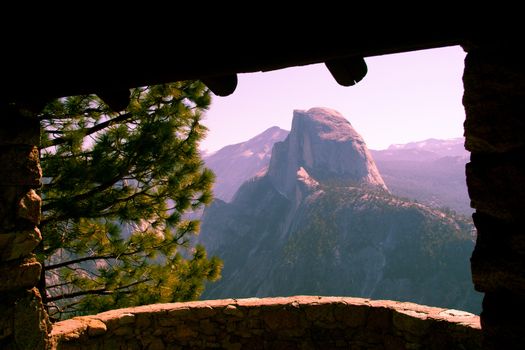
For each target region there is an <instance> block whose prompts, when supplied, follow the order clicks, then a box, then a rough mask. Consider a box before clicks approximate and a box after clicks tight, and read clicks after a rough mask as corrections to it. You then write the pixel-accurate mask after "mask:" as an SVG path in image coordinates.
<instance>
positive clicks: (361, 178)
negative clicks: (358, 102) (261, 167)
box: [268, 107, 386, 196]
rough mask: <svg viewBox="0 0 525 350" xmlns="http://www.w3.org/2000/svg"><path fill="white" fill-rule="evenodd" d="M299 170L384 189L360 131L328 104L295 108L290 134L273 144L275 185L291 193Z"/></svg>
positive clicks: (315, 177) (271, 171)
mask: <svg viewBox="0 0 525 350" xmlns="http://www.w3.org/2000/svg"><path fill="white" fill-rule="evenodd" d="M298 171H299V173H300V174H303V173H306V174H308V175H309V177H310V178H311V179H312V181H314V180H315V181H316V182H320V183H322V182H326V181H336V182H341V183H348V184H353V185H356V184H359V185H371V186H376V187H380V188H383V189H385V190H386V185H385V183H384V182H383V179H382V178H381V175H379V171H378V170H377V168H376V165H375V163H374V160H373V159H372V156H371V155H370V152H369V151H368V148H367V147H366V144H365V142H364V141H363V138H362V137H361V135H359V133H358V132H357V131H355V130H354V128H353V127H352V125H351V124H350V122H349V121H348V120H346V119H345V118H344V117H343V115H342V114H341V113H339V112H337V111H335V110H333V109H330V108H321V107H316V108H311V109H309V110H307V111H304V110H294V112H293V121H292V130H291V131H290V134H289V135H288V137H287V138H286V139H285V140H284V141H282V142H278V143H276V144H275V145H274V148H273V150H272V158H271V160H270V166H269V169H268V175H269V177H270V179H271V180H272V183H273V184H274V186H275V187H276V188H277V189H278V190H279V191H280V192H282V193H283V194H285V195H286V196H293V195H294V192H295V189H296V185H297V182H298V181H300V180H301V179H302V177H298Z"/></svg>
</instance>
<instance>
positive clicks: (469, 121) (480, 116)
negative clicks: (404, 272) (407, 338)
mask: <svg viewBox="0 0 525 350" xmlns="http://www.w3.org/2000/svg"><path fill="white" fill-rule="evenodd" d="M467 51H468V54H467V57H466V59H465V71H464V75H463V83H464V87H465V93H464V97H463V104H464V106H465V111H466V121H465V136H466V144H465V145H466V148H467V149H468V150H469V151H470V152H471V162H470V163H469V164H468V165H467V185H468V191H469V195H470V198H471V205H472V207H473V208H475V209H476V212H475V214H474V215H473V217H474V223H475V225H476V228H477V231H478V238H477V243H476V247H475V250H474V253H473V254H472V259H471V266H472V279H473V281H474V285H475V288H476V290H478V291H480V292H484V293H485V298H484V301H483V312H482V314H481V324H482V326H483V333H484V337H485V340H484V348H486V349H513V348H519V349H523V346H524V344H525V332H524V330H525V318H524V317H523V315H524V313H525V230H524V228H523V215H524V214H525V200H524V198H525V65H524V64H523V62H524V58H525V57H524V55H523V54H520V53H516V52H514V50H508V49H505V48H501V47H494V48H491V47H487V46H485V47H475V46H471V47H469V48H467Z"/></svg>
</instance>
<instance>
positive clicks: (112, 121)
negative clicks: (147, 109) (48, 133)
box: [40, 113, 133, 150]
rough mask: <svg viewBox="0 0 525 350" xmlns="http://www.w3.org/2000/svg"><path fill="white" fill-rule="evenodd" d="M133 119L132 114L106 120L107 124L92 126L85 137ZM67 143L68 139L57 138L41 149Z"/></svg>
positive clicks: (85, 133)
mask: <svg viewBox="0 0 525 350" xmlns="http://www.w3.org/2000/svg"><path fill="white" fill-rule="evenodd" d="M131 117H133V114H132V113H125V114H121V115H119V116H118V117H115V118H112V119H109V120H106V121H105V122H102V123H100V124H97V125H95V126H92V127H91V128H89V129H87V130H86V131H85V132H84V135H83V137H86V136H89V135H91V134H94V133H96V132H98V131H100V130H103V129H105V128H107V127H110V126H112V125H114V124H117V123H121V122H124V121H126V120H128V119H130V118H131ZM66 142H68V139H67V138H63V137H57V138H56V139H53V140H51V142H50V144H48V145H47V146H45V147H41V148H40V149H41V150H42V149H46V148H49V147H52V146H58V145H61V144H64V143H66Z"/></svg>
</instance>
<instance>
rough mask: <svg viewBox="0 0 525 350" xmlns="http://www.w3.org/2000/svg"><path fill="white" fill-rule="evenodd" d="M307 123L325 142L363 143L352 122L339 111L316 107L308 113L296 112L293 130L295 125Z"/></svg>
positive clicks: (294, 113)
mask: <svg viewBox="0 0 525 350" xmlns="http://www.w3.org/2000/svg"><path fill="white" fill-rule="evenodd" d="M303 122H307V123H309V124H310V126H311V127H313V128H315V130H316V131H317V132H318V134H319V137H320V138H321V139H324V140H336V141H341V142H344V141H348V140H355V141H358V142H363V139H362V137H361V135H359V134H358V133H357V132H356V131H355V130H354V128H353V127H352V125H351V124H350V122H349V121H348V120H346V118H345V117H343V115H342V114H341V113H339V112H338V111H336V110H334V109H331V108H326V107H314V108H310V109H309V110H307V111H303V110H298V109H296V110H294V112H293V121H292V129H293V128H294V125H297V124H300V123H303Z"/></svg>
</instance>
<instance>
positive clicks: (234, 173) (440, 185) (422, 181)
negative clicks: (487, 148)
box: [204, 127, 473, 215]
mask: <svg viewBox="0 0 525 350" xmlns="http://www.w3.org/2000/svg"><path fill="white" fill-rule="evenodd" d="M288 133H289V132H288V131H286V130H283V129H280V128H278V127H272V128H269V129H267V130H265V131H264V132H263V133H261V134H259V135H257V136H255V137H254V138H252V139H250V140H248V141H246V142H242V143H238V144H235V145H230V146H226V147H224V148H222V149H221V150H219V151H218V152H216V153H214V154H211V155H208V156H205V158H204V159H205V162H206V165H207V166H208V167H210V168H211V169H212V170H213V171H214V172H215V173H216V175H217V180H216V184H215V186H214V193H215V196H216V198H218V199H221V200H224V201H226V202H229V201H231V200H232V198H233V196H234V194H235V192H236V191H237V190H238V189H239V187H240V186H241V185H242V183H243V182H244V181H246V180H248V179H250V178H252V177H254V176H257V175H261V174H264V173H265V172H266V171H267V168H268V166H269V163H270V155H271V149H272V147H273V145H274V143H276V142H279V141H283V140H284V139H285V138H286V136H287V135H288ZM369 151H370V154H371V155H372V156H373V159H374V161H375V163H376V166H377V168H378V170H379V173H380V175H381V177H382V179H383V181H384V183H385V184H386V186H387V187H388V188H389V190H390V191H392V193H394V194H396V195H399V196H402V197H407V198H411V199H416V200H418V201H420V202H423V203H426V204H429V205H433V206H437V207H450V208H452V209H454V210H456V211H457V212H459V213H462V214H465V215H470V214H471V213H472V212H473V210H472V209H471V208H470V199H469V197H468V192H467V186H466V181H465V164H466V163H467V162H468V159H469V153H468V151H466V150H465V147H464V138H462V137H459V138H454V139H448V140H438V139H427V140H423V141H417V142H409V143H407V144H396V145H391V146H390V147H388V149H386V150H379V151H377V150H369Z"/></svg>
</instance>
